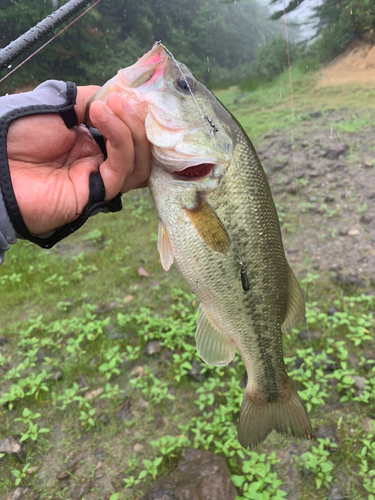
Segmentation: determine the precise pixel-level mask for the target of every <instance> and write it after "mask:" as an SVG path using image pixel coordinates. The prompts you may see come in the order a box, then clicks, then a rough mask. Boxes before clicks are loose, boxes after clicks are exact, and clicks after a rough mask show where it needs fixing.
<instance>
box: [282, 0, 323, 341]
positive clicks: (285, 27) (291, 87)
mask: <svg viewBox="0 0 375 500" xmlns="http://www.w3.org/2000/svg"><path fill="white" fill-rule="evenodd" d="M283 11H284V13H283V19H284V30H285V41H286V53H287V60H288V75H289V91H290V104H291V109H292V120H293V124H292V129H291V141H292V151H291V162H292V168H293V176H294V179H295V181H296V184H297V196H298V198H299V199H301V196H300V186H299V184H298V182H297V175H296V167H295V163H294V153H293V146H294V130H293V127H294V124H295V107H294V98H293V78H292V65H291V62H290V50H289V33H288V25H287V21H286V10H285V0H283ZM297 213H298V220H299V224H300V227H301V230H302V235H303V239H304V243H305V245H306V246H307V247H308V248H309V250H310V253H311V254H312V256H311V257H310V261H309V263H308V264H307V267H306V278H307V274H308V273H309V270H310V266H311V264H312V263H313V261H314V259H315V253H316V252H315V249H314V248H313V247H312V246H311V245H309V243H308V242H307V237H306V232H305V226H304V224H303V222H302V217H301V212H300V209H299V207H297ZM306 278H305V283H304V294H305V297H307V280H306ZM306 328H307V331H308V332H310V329H309V325H308V324H307V322H306ZM309 341H310V345H311V339H310V335H309Z"/></svg>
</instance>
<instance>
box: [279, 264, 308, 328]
mask: <svg viewBox="0 0 375 500" xmlns="http://www.w3.org/2000/svg"><path fill="white" fill-rule="evenodd" d="M304 316H305V302H304V300H303V297H302V292H301V289H300V287H299V284H298V281H297V278H296V277H295V276H294V274H293V271H292V270H291V268H290V267H289V265H288V308H287V311H286V315H285V319H284V321H283V324H282V325H281V331H282V332H283V333H286V332H289V331H290V330H291V329H292V328H294V327H295V326H296V325H297V324H298V323H299V322H300V321H302V320H303V318H304Z"/></svg>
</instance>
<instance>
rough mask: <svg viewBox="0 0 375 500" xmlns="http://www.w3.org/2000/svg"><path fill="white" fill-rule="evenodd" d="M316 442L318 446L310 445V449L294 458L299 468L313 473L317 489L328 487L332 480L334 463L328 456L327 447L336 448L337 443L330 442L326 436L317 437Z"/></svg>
mask: <svg viewBox="0 0 375 500" xmlns="http://www.w3.org/2000/svg"><path fill="white" fill-rule="evenodd" d="M318 443H319V444H318V446H313V447H312V451H307V452H306V453H303V454H302V455H301V456H300V457H296V459H295V460H296V464H297V467H298V468H299V469H301V468H306V469H307V470H309V471H311V472H312V473H313V474H314V476H315V484H316V487H317V489H319V488H321V487H322V486H324V487H328V486H329V484H330V483H331V482H332V479H333V475H332V471H333V469H334V464H333V462H332V461H331V460H329V458H328V457H329V456H330V452H329V451H328V450H327V447H331V448H337V445H336V444H335V443H330V442H329V439H328V438H327V439H322V438H319V439H318Z"/></svg>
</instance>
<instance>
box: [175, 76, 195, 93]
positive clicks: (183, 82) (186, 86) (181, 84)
mask: <svg viewBox="0 0 375 500" xmlns="http://www.w3.org/2000/svg"><path fill="white" fill-rule="evenodd" d="M176 86H177V88H178V90H181V91H183V92H185V93H189V91H190V90H191V91H192V90H193V89H194V81H193V79H192V78H190V77H188V76H185V77H184V78H180V79H179V80H177V84H176Z"/></svg>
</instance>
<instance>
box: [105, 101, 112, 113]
mask: <svg viewBox="0 0 375 500" xmlns="http://www.w3.org/2000/svg"><path fill="white" fill-rule="evenodd" d="M103 109H104V111H105V112H106V113H108V114H109V115H114V112H113V111H112V110H111V108H109V107H108V106H107V105H106V104H105V103H104V102H103Z"/></svg>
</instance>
